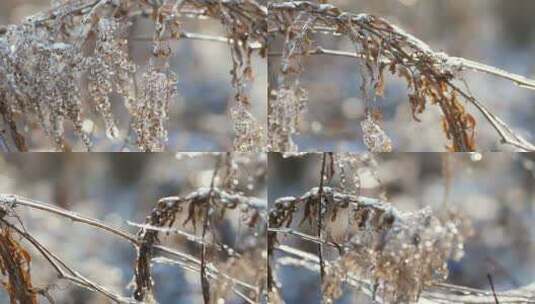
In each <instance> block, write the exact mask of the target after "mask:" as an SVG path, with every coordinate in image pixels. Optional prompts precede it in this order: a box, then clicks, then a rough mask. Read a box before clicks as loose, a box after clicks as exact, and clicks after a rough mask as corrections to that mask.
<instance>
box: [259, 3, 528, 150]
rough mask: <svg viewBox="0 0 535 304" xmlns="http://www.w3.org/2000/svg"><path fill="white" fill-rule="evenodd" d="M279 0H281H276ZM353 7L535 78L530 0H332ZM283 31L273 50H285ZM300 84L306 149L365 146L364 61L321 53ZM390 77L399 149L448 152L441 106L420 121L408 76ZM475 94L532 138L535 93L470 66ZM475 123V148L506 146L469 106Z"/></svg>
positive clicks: (386, 104) (388, 125) (385, 103)
mask: <svg viewBox="0 0 535 304" xmlns="http://www.w3.org/2000/svg"><path fill="white" fill-rule="evenodd" d="M277 2H280V1H277ZM329 3H331V4H334V5H336V6H338V7H340V8H341V9H343V10H346V11H350V12H353V13H369V14H374V15H377V16H381V17H384V18H386V19H387V20H389V21H390V22H392V23H394V24H396V25H398V26H400V27H401V28H403V29H404V30H405V31H407V32H408V33H410V34H413V35H414V36H416V37H418V38H420V39H422V40H423V41H424V42H426V43H428V44H429V45H430V46H431V47H432V48H433V49H434V50H436V51H443V52H446V53H448V54H450V55H452V56H460V57H465V58H467V59H472V60H476V61H480V62H482V63H485V64H488V65H492V66H495V67H499V68H502V69H505V70H507V71H510V72H513V73H517V74H521V75H524V76H527V77H530V78H535V60H534V59H533V58H534V54H535V23H534V22H533V12H534V11H535V1H532V0H515V1H506V0H468V1H442V0H330V1H329ZM314 38H315V39H316V38H317V39H318V40H316V41H317V42H319V44H321V45H322V46H323V47H324V48H327V49H334V50H342V51H349V52H354V47H353V46H352V44H351V42H350V41H349V39H346V38H340V37H330V36H329V35H321V34H318V35H315V36H314ZM280 40H281V39H280V38H279V39H276V40H275V42H274V43H273V44H272V51H274V52H278V51H280ZM279 64H280V60H279V58H278V57H270V58H269V67H268V70H269V80H270V82H271V83H273V84H275V83H276V74H277V72H278V71H279ZM304 66H305V71H304V74H303V77H302V78H301V79H302V85H303V86H304V87H305V88H307V90H308V92H309V100H310V102H309V105H308V111H307V112H306V113H305V114H304V118H303V119H302V123H301V126H300V127H301V134H300V135H297V136H295V141H296V143H297V144H298V146H299V148H300V150H302V151H365V150H366V147H365V146H364V144H363V142H362V139H361V138H362V130H361V127H360V121H361V120H363V119H364V118H365V112H364V103H363V102H362V100H361V97H360V95H361V94H360V89H359V88H360V83H361V81H360V80H361V78H360V74H359V72H358V71H359V65H358V63H357V61H356V60H354V59H353V58H346V57H339V56H327V55H317V56H308V57H307V58H306V59H305V61H304ZM386 74H388V76H387V77H386V84H387V86H386V91H385V96H384V98H378V104H379V107H380V108H381V109H382V110H383V115H384V120H385V123H384V127H385V130H386V133H387V134H388V135H389V136H390V137H391V138H392V140H393V146H394V150H395V151H401V152H419V151H444V149H445V145H446V139H445V136H444V134H443V131H442V127H441V125H440V113H439V111H440V110H439V109H438V108H437V107H435V106H429V107H427V109H426V112H424V114H423V115H421V117H420V118H421V119H422V122H421V123H418V122H416V121H414V120H413V119H412V117H411V111H410V106H409V102H408V97H407V93H408V91H407V88H406V84H405V82H402V81H400V80H399V79H396V78H395V77H392V76H391V75H390V74H389V73H385V75H386ZM465 75H466V80H467V82H468V84H469V86H470V88H471V91H472V93H473V94H474V95H475V96H476V97H477V98H479V99H480V101H482V102H483V103H484V104H485V105H487V106H488V107H489V109H490V110H491V111H492V112H494V113H495V114H497V115H499V116H500V117H501V118H502V119H504V120H505V122H506V123H508V124H509V125H510V126H511V127H512V128H513V129H514V130H516V131H517V132H518V133H519V134H521V135H523V136H525V137H526V139H528V140H530V141H532V142H533V141H535V132H534V131H533V130H535V92H533V91H530V90H526V89H522V88H519V87H516V86H515V85H514V84H513V83H511V82H509V81H506V80H501V79H498V78H494V77H491V76H488V75H485V74H479V73H473V72H468V73H466V74H465ZM467 110H468V111H469V112H470V113H472V114H474V117H475V118H476V120H477V122H478V124H477V129H476V132H477V133H476V137H477V144H478V148H479V149H480V150H483V151H489V150H490V151H494V150H497V149H499V150H509V149H510V148H509V147H506V146H503V145H500V144H499V138H498V136H497V134H496V133H495V131H494V130H493V129H492V128H491V125H490V124H489V123H487V122H486V121H485V120H484V118H483V116H482V115H480V114H479V113H477V110H476V109H475V108H474V107H473V106H471V105H468V106H467Z"/></svg>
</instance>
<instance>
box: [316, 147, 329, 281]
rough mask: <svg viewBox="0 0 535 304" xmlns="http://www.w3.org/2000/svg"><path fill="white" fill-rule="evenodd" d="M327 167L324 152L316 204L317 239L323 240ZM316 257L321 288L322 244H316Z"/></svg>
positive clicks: (322, 272)
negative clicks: (318, 261)
mask: <svg viewBox="0 0 535 304" xmlns="http://www.w3.org/2000/svg"><path fill="white" fill-rule="evenodd" d="M326 165H327V152H324V153H323V155H322V159H321V176H320V186H319V190H318V196H319V204H318V227H317V228H318V232H317V233H318V238H319V239H320V240H323V210H324V209H325V206H324V202H323V181H324V179H325V166H326ZM318 257H319V259H320V282H321V283H322V286H323V279H324V277H325V261H324V259H323V244H322V243H321V242H320V243H318Z"/></svg>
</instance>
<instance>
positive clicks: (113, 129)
mask: <svg viewBox="0 0 535 304" xmlns="http://www.w3.org/2000/svg"><path fill="white" fill-rule="evenodd" d="M106 137H107V138H109V139H110V140H115V139H117V138H119V129H118V128H117V126H115V125H113V126H110V127H108V128H106Z"/></svg>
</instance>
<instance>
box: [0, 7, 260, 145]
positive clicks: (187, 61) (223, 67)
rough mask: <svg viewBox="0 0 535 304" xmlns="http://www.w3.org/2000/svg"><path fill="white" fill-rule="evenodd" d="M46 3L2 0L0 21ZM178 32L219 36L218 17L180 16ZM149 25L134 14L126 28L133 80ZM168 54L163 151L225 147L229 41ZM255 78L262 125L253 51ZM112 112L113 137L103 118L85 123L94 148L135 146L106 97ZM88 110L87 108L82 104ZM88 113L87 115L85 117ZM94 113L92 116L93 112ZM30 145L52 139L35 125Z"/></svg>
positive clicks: (117, 104)
mask: <svg viewBox="0 0 535 304" xmlns="http://www.w3.org/2000/svg"><path fill="white" fill-rule="evenodd" d="M47 8H50V1H46V0H23V1H21V0H2V1H0V26H2V25H8V24H12V23H20V22H22V20H24V18H25V17H28V16H30V15H32V14H35V13H38V12H40V11H43V10H45V9H47ZM182 30H183V31H185V32H191V33H200V34H206V35H215V36H222V37H223V36H225V33H224V29H223V27H222V26H221V24H220V22H219V21H218V20H212V19H203V20H197V19H191V18H184V19H183V28H182ZM153 32H154V25H153V24H152V23H151V22H149V21H148V20H147V19H146V18H134V22H133V26H132V28H131V31H130V37H129V41H131V43H130V44H129V49H130V50H129V51H130V55H131V56H132V58H133V59H134V62H135V63H136V64H138V65H139V66H140V67H138V71H137V73H136V75H137V80H138V82H141V81H142V77H141V76H142V73H143V72H144V71H145V70H146V69H147V65H148V61H149V58H150V56H151V51H152V44H151V39H152V36H153ZM171 47H172V49H173V52H174V53H173V56H172V57H171V58H170V63H171V69H172V70H173V71H175V72H176V73H177V75H178V98H177V100H176V101H175V102H174V104H172V105H171V106H170V109H169V120H168V122H167V124H166V126H167V128H168V131H169V142H168V143H167V150H168V151H231V150H232V140H233V130H232V122H231V121H230V113H229V108H230V106H231V105H232V104H233V102H234V89H233V87H232V85H231V80H232V76H231V74H230V70H231V68H232V60H231V54H230V49H229V46H228V45H226V44H224V43H219V42H212V41H202V40H190V39H182V40H180V41H179V42H173V43H172V44H171ZM253 71H254V75H255V80H254V82H253V83H252V85H251V87H250V88H249V89H250V97H251V98H250V100H251V104H252V113H253V115H254V116H255V118H256V119H257V120H258V121H259V122H260V123H261V124H262V125H264V124H265V123H266V109H267V99H266V90H267V89H266V88H267V65H266V60H265V59H263V58H261V57H260V56H258V55H257V54H256V55H254V56H253ZM112 105H113V112H114V114H115V118H116V119H117V120H118V127H119V129H120V132H121V133H120V136H119V139H117V140H115V141H111V140H110V139H108V138H107V137H106V135H105V131H104V130H105V127H104V123H103V122H102V121H101V119H100V118H97V119H94V120H92V121H91V122H89V123H90V124H91V125H92V126H93V131H94V135H95V137H94V143H95V150H96V151H118V150H121V149H123V150H135V144H134V145H124V140H122V139H124V138H125V137H126V136H127V134H128V125H129V116H128V115H127V113H126V109H125V106H124V104H123V102H122V100H121V99H120V98H118V97H117V98H114V99H113V100H112ZM85 110H86V113H87V114H90V113H91V111H92V109H85ZM90 117H91V116H90ZM93 117H94V115H93ZM67 131H71V132H69V133H68V134H70V137H68V138H70V139H71V140H70V141H69V142H73V143H77V145H75V146H74V147H73V148H74V149H75V150H83V146H82V145H81V143H79V140H78V139H77V138H76V137H74V135H73V134H72V130H67ZM32 132H33V136H31V139H32V141H30V143H31V147H32V148H40V149H46V148H48V149H50V147H53V145H52V141H51V140H50V139H49V138H47V137H46V136H45V135H44V134H43V132H41V131H39V130H35V131H32Z"/></svg>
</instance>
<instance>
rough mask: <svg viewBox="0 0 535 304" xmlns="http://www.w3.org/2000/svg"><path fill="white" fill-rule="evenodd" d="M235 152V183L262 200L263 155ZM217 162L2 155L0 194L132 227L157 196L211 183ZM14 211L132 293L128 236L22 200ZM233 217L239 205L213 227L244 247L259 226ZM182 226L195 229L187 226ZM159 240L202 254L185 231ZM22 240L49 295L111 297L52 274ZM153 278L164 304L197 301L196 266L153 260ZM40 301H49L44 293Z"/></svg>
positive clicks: (82, 267) (79, 263) (62, 251)
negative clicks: (186, 268)
mask: <svg viewBox="0 0 535 304" xmlns="http://www.w3.org/2000/svg"><path fill="white" fill-rule="evenodd" d="M240 155H241V156H239V157H241V158H242V160H244V159H249V160H250V163H249V164H248V165H246V166H245V167H244V168H247V170H248V171H247V173H245V172H241V174H240V177H239V183H238V186H237V189H238V190H239V191H243V192H244V193H245V194H246V195H248V196H255V197H258V198H260V199H262V200H263V201H265V200H266V196H267V195H266V190H267V189H266V187H265V180H264V179H263V177H262V176H263V173H262V172H265V162H266V155H265V154H240ZM179 158H180V157H179ZM215 163H216V161H215V157H214V156H202V157H196V158H193V159H191V158H188V157H184V155H182V158H181V159H178V158H177V157H176V156H175V155H174V154H168V153H159V154H149V153H147V154H125V153H115V154H113V153H91V154H88V153H84V154H70V155H68V154H54V153H37V154H36V153H31V154H18V155H13V154H12V155H4V156H2V155H0V193H13V194H17V195H21V196H25V197H28V198H31V199H35V200H39V201H43V202H49V203H53V204H55V205H57V206H59V207H61V208H65V209H68V210H71V211H75V212H78V213H80V214H82V215H85V216H88V217H91V218H95V219H99V220H101V221H104V222H105V223H107V224H109V225H112V226H114V227H118V228H121V229H123V230H126V231H129V232H130V233H133V234H135V233H136V232H137V230H138V228H137V227H134V226H131V225H129V224H128V223H127V221H131V222H134V223H143V222H144V221H145V217H146V216H147V215H149V214H150V212H151V210H152V208H153V207H154V206H155V204H156V202H157V201H158V199H160V198H162V197H165V196H173V195H186V194H189V193H190V192H191V191H194V190H196V189H197V188H198V187H209V185H210V181H211V177H212V174H213V169H214V166H215ZM240 168H242V166H241V165H240ZM242 169H243V168H242ZM264 176H265V175H264ZM16 210H17V213H18V214H19V215H21V218H22V220H23V222H24V225H25V227H26V229H27V230H28V231H29V232H30V233H31V234H32V235H33V236H34V237H35V238H36V239H38V240H39V241H40V242H41V243H43V244H44V245H45V246H47V247H48V248H49V249H51V251H52V252H54V253H56V254H57V255H59V256H60V257H61V258H63V259H64V261H65V262H66V263H67V264H68V265H70V266H71V267H73V268H74V269H76V270H78V271H79V272H80V273H82V274H83V275H85V276H87V277H88V278H90V279H92V280H94V281H95V282H97V283H99V284H102V285H103V286H106V287H109V288H111V289H112V290H115V291H117V292H118V293H119V294H123V295H131V294H132V290H131V289H130V288H128V287H127V286H128V285H129V283H130V282H131V280H132V276H133V266H134V262H135V259H136V251H135V249H134V248H133V247H132V246H131V245H130V244H129V243H128V242H126V241H124V240H122V239H118V238H117V237H114V236H112V235H110V234H107V233H104V232H102V231H99V230H97V229H94V228H92V227H89V226H87V225H83V224H80V223H75V222H72V221H70V220H68V219H66V218H63V217H59V216H54V215H51V214H49V213H46V212H41V211H37V210H29V209H27V208H25V207H19V208H17V209H16ZM238 216H239V212H237V211H236V212H235V211H232V212H227V214H226V215H225V220H224V221H222V223H221V225H219V224H218V225H217V226H216V227H215V228H216V229H217V231H218V233H219V235H220V237H221V238H222V239H221V240H222V241H223V242H224V243H226V244H229V245H231V246H233V248H234V249H235V250H236V251H237V252H240V250H241V248H242V246H246V245H244V243H245V241H244V240H249V238H250V236H251V235H253V234H254V233H257V231H254V229H251V228H248V227H247V226H245V225H243V224H240V221H239V220H238ZM182 222H183V220H181V218H178V219H177V224H175V225H176V226H177V227H178V223H182ZM180 228H181V229H183V230H184V231H188V232H189V233H194V232H193V229H192V227H191V226H186V227H180ZM197 234H200V229H197ZM257 239H258V244H257V245H258V246H260V247H261V248H265V238H263V234H262V235H259V236H258V238H257ZM161 240H162V244H163V245H166V246H169V247H171V248H175V249H177V250H179V251H182V252H183V253H188V254H191V255H194V256H197V257H199V256H200V255H199V248H200V247H199V246H197V245H196V244H194V243H192V242H188V241H186V239H185V238H184V237H183V236H180V235H173V234H171V235H170V236H162V237H161ZM22 244H23V246H25V247H26V248H28V249H29V252H30V253H31V255H32V257H33V259H32V271H31V273H32V280H33V283H34V286H36V287H44V286H46V285H48V284H51V283H53V284H55V285H56V286H54V287H52V289H51V294H52V295H53V296H54V298H55V299H56V301H57V303H88V304H89V303H91V304H96V303H108V300H107V299H105V298H103V297H101V296H99V295H98V294H96V293H91V292H89V291H86V290H85V289H82V288H77V287H75V286H74V285H72V284H70V283H66V282H64V281H57V280H56V273H55V272H54V271H53V269H52V268H51V267H50V265H49V264H47V263H46V262H45V260H44V259H43V258H42V257H41V256H40V255H39V253H38V252H36V251H35V250H34V249H33V247H31V246H30V245H29V244H28V243H26V242H23V243H22ZM224 257H225V256H224V255H218V254H213V255H211V258H210V259H211V262H212V263H214V265H216V267H218V266H217V265H219V263H223V262H224ZM153 278H154V280H155V293H156V298H157V300H158V302H159V303H161V304H175V303H199V302H202V295H201V290H200V275H199V274H198V273H196V272H190V271H184V270H182V269H181V268H179V267H176V266H172V265H164V264H154V267H153ZM250 283H253V282H250ZM41 300H43V299H41ZM7 302H8V299H7V298H6V293H5V290H4V289H3V288H0V303H7ZM42 303H47V302H46V301H44V300H43V302H42ZM227 303H241V302H240V301H239V300H237V299H235V298H232V299H227Z"/></svg>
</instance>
